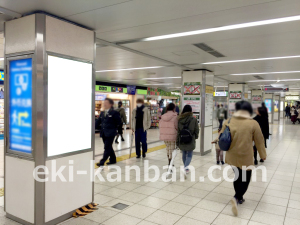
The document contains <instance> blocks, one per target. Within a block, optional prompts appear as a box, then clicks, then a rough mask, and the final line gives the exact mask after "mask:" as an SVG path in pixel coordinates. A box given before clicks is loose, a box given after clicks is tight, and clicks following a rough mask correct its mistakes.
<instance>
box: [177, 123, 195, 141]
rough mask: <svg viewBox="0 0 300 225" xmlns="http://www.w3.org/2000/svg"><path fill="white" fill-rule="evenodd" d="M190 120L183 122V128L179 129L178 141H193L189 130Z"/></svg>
mask: <svg viewBox="0 0 300 225" xmlns="http://www.w3.org/2000/svg"><path fill="white" fill-rule="evenodd" d="M190 123H191V120H190V121H189V122H187V123H185V124H184V126H183V129H182V130H181V131H180V143H183V144H189V143H191V142H192V141H193V135H192V134H191V131H190V130H189V126H190Z"/></svg>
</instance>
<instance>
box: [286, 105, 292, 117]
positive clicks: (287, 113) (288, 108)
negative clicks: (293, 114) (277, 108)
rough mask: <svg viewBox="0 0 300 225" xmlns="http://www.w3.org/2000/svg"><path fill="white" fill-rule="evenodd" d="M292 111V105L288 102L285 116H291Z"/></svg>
mask: <svg viewBox="0 0 300 225" xmlns="http://www.w3.org/2000/svg"><path fill="white" fill-rule="evenodd" d="M290 111H291V107H290V105H289V104H287V105H286V107H285V117H288V118H290Z"/></svg>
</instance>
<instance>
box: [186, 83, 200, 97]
mask: <svg viewBox="0 0 300 225" xmlns="http://www.w3.org/2000/svg"><path fill="white" fill-rule="evenodd" d="M200 92H201V82H186V83H184V95H200Z"/></svg>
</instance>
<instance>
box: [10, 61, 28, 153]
mask: <svg viewBox="0 0 300 225" xmlns="http://www.w3.org/2000/svg"><path fill="white" fill-rule="evenodd" d="M9 74H10V78H9V148H10V150H14V151H19V152H24V153H31V149H32V143H31V142H32V58H27V59H17V60H11V61H10V63H9Z"/></svg>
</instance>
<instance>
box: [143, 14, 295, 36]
mask: <svg viewBox="0 0 300 225" xmlns="http://www.w3.org/2000/svg"><path fill="white" fill-rule="evenodd" d="M297 20H300V15H298V16H290V17H283V18H277V19H270V20H261V21H256V22H249V23H241V24H234V25H228V26H222V27H215V28H208V29H203V30H195V31H188V32H182V33H176V34H167V35H161V36H155V37H149V38H144V39H142V41H155V40H161V39H168V38H176V37H184V36H190V35H196V34H206V33H212V32H217V31H224V30H234V29H240V28H246V27H256V26H262V25H269V24H276V23H284V22H291V21H297Z"/></svg>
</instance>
